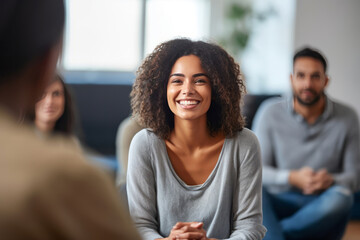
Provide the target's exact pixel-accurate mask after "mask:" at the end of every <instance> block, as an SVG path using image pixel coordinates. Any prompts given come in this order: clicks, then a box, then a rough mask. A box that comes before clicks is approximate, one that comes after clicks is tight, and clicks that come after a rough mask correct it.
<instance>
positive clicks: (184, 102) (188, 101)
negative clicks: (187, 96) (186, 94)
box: [180, 100, 198, 106]
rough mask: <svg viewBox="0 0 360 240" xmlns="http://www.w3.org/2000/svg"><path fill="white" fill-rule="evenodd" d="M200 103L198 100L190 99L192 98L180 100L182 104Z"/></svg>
mask: <svg viewBox="0 0 360 240" xmlns="http://www.w3.org/2000/svg"><path fill="white" fill-rule="evenodd" d="M197 103H198V101H190V100H182V101H180V104H181V105H185V106H186V105H195V104H197Z"/></svg>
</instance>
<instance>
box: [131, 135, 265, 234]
mask: <svg viewBox="0 0 360 240" xmlns="http://www.w3.org/2000/svg"><path fill="white" fill-rule="evenodd" d="M127 191H128V200H129V209H130V214H131V216H132V218H133V220H134V221H135V224H136V226H137V228H138V230H139V232H140V233H141V235H142V236H143V238H144V239H146V240H147V239H155V238H163V237H167V236H169V234H170V231H171V228H172V227H173V226H174V225H175V224H176V222H180V221H182V222H192V221H198V222H203V223H204V229H205V230H206V231H207V236H208V237H212V238H219V239H262V238H263V237H264V234H265V231H266V229H265V228H264V226H263V225H262V209H261V160H260V149H259V144H258V141H257V139H256V137H255V135H254V134H253V133H252V132H251V131H250V130H248V129H244V130H242V131H240V132H238V133H237V134H236V136H235V137H233V138H226V139H225V142H224V145H223V148H222V150H221V153H220V156H219V160H218V162H217V164H216V166H215V168H214V170H213V171H212V172H211V174H210V176H209V177H208V179H207V180H206V181H205V182H204V183H203V184H201V185H195V186H194V185H192V186H189V185H187V184H185V183H184V182H183V181H182V180H181V179H180V178H179V177H178V176H177V174H176V173H175V171H174V169H173V167H172V165H171V162H170V159H169V157H168V154H167V150H166V145H165V142H164V140H162V139H160V138H158V137H157V136H156V135H155V134H154V133H153V132H151V131H149V130H147V129H144V130H142V131H140V132H139V133H138V134H137V135H135V137H134V138H133V140H132V142H131V146H130V152H129V165H128V176H127Z"/></svg>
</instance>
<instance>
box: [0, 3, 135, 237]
mask: <svg viewBox="0 0 360 240" xmlns="http://www.w3.org/2000/svg"><path fill="white" fill-rule="evenodd" d="M64 16H65V15H64V3H63V1H62V0H34V1H27V0H19V1H14V0H2V1H1V7H0V52H1V54H0V196H1V198H0V236H1V239H139V236H138V234H137V233H136V230H135V228H134V227H133V225H132V224H131V221H130V219H129V217H128V215H127V214H125V213H124V210H123V207H122V206H121V205H119V204H120V203H119V200H118V198H117V194H116V191H115V188H114V186H113V185H112V183H111V181H110V180H109V179H108V178H107V177H106V176H105V175H103V174H102V173H101V172H100V170H97V169H95V168H93V167H91V166H90V165H89V164H87V163H86V161H85V160H84V159H83V157H82V156H81V155H80V154H79V153H78V151H74V150H73V148H72V147H71V145H72V144H66V143H64V144H57V143H59V142H66V141H65V140H63V139H52V140H47V141H44V140H42V139H39V138H38V137H37V136H36V134H35V133H34V131H33V130H32V129H31V128H30V127H28V126H20V125H19V124H18V119H21V117H22V116H26V115H27V114H29V113H30V112H32V111H33V108H34V106H35V103H36V101H37V100H38V99H39V98H40V97H41V95H42V94H43V91H44V88H45V87H46V86H47V85H48V80H49V79H52V78H53V77H54V71H55V67H56V63H57V60H58V56H59V53H60V51H61V46H62V34H63V27H64Z"/></svg>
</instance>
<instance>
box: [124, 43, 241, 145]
mask: <svg viewBox="0 0 360 240" xmlns="http://www.w3.org/2000/svg"><path fill="white" fill-rule="evenodd" d="M188 55H195V56H197V57H199V58H200V61H201V66H202V68H203V69H204V70H205V72H206V74H207V76H208V77H209V79H210V82H211V105H210V109H209V110H208V112H207V125H208V129H209V131H210V134H211V135H214V134H215V133H218V132H223V133H224V135H225V136H233V135H234V134H235V133H236V132H237V131H240V130H241V129H243V127H244V124H245V122H244V118H243V116H242V115H241V106H240V103H241V102H242V98H243V96H244V94H245V92H246V89H245V84H244V82H243V80H242V79H241V73H240V66H239V65H238V64H237V63H236V62H235V61H234V59H233V58H232V57H231V56H230V55H229V54H228V53H227V52H226V51H225V50H224V49H223V48H221V47H220V46H218V45H216V44H212V43H206V42H203V41H192V40H189V39H184V38H180V39H174V40H170V41H167V42H164V43H162V44H160V45H158V46H157V47H156V48H155V50H154V51H153V52H152V53H151V54H150V55H149V56H147V57H146V59H145V60H144V62H143V63H142V65H141V66H140V67H139V69H138V71H137V77H136V80H135V83H134V85H133V87H132V91H131V94H130V97H131V107H132V115H133V117H134V118H135V119H136V120H137V121H138V123H139V124H140V125H142V126H143V127H146V128H151V129H152V131H154V133H155V134H156V135H158V136H159V137H161V138H162V139H168V137H169V135H170V132H171V131H172V130H173V129H174V114H173V113H172V112H171V110H170V108H169V106H168V102H167V84H168V80H169V76H170V73H171V69H172V67H173V65H174V64H175V62H176V61H177V59H179V58H180V57H183V56H188Z"/></svg>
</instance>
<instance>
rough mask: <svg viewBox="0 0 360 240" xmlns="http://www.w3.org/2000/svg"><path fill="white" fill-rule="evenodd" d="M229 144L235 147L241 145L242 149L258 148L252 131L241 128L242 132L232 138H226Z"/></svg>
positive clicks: (257, 142)
mask: <svg viewBox="0 0 360 240" xmlns="http://www.w3.org/2000/svg"><path fill="white" fill-rule="evenodd" d="M228 141H229V142H232V143H233V144H235V145H236V146H239V145H241V147H242V148H244V147H250V148H253V147H255V148H258V146H259V141H258V139H257V137H256V135H255V133H254V132H253V131H251V130H250V129H248V128H243V129H242V130H240V131H238V132H236V133H235V135H234V136H232V137H230V138H228Z"/></svg>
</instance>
